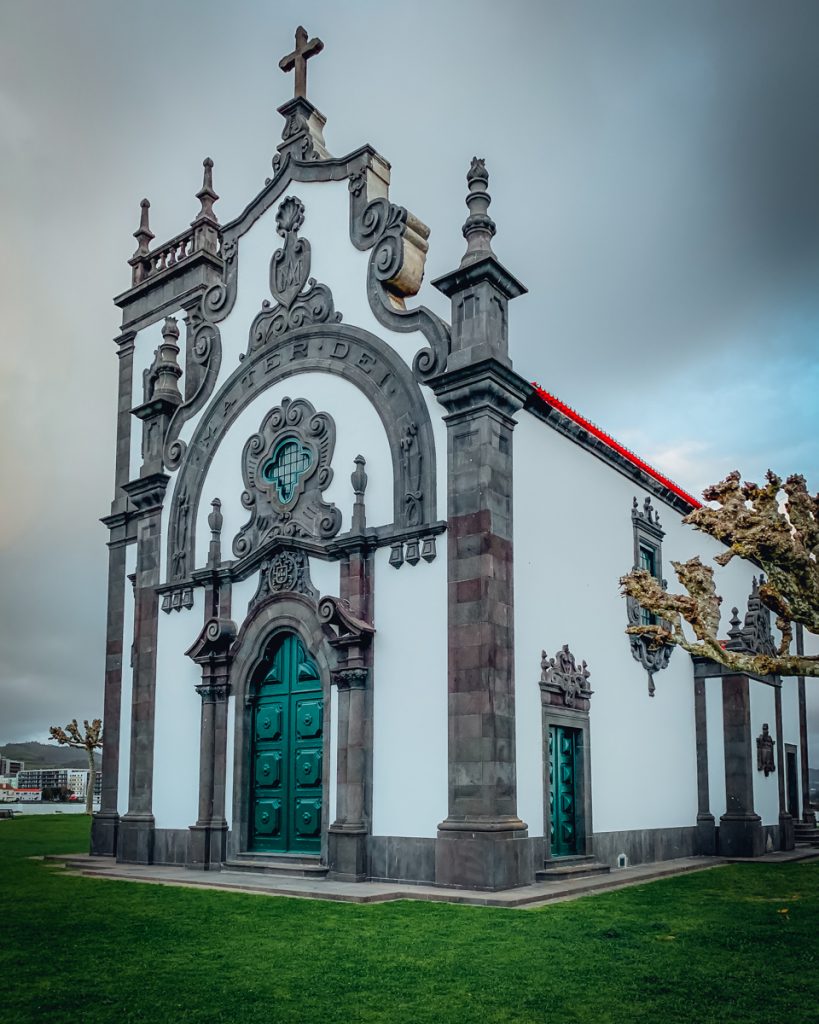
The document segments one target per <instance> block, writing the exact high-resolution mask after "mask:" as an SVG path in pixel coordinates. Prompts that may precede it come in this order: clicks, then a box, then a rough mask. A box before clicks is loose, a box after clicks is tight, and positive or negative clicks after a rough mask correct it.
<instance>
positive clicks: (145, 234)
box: [134, 199, 154, 256]
mask: <svg viewBox="0 0 819 1024" xmlns="http://www.w3.org/2000/svg"><path fill="white" fill-rule="evenodd" d="M139 205H140V206H141V207H142V212H141V213H140V216H139V227H138V228H137V230H136V231H135V232H134V238H135V239H136V240H137V251H136V252H135V253H134V256H147V255H148V243H149V242H150V241H151V240H152V239H153V238H154V233H153V231H151V229H150V227H149V225H148V210H150V208H151V204H150V203H149V202H148V200H147V199H143V200H142V202H141V203H140V204H139Z"/></svg>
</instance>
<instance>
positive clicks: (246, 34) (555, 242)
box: [0, 0, 819, 741]
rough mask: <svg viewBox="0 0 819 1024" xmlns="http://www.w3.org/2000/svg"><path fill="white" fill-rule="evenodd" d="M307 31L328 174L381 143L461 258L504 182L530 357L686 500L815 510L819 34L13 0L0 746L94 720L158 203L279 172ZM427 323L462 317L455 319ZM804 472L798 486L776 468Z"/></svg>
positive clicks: (731, 12)
mask: <svg viewBox="0 0 819 1024" xmlns="http://www.w3.org/2000/svg"><path fill="white" fill-rule="evenodd" d="M299 23H303V24H305V25H306V27H307V29H308V31H310V32H311V33H317V34H320V35H321V36H322V38H323V39H324V41H325V44H326V46H325V50H324V52H323V53H322V54H321V56H320V57H319V58H318V59H316V60H314V61H311V65H310V71H309V76H308V82H309V91H310V94H311V96H312V97H313V98H314V100H315V102H316V104H317V105H318V106H319V107H320V108H321V109H322V110H323V112H324V113H325V114H326V115H327V117H328V125H327V130H326V138H327V142H328V146H329V147H330V149H331V151H332V152H334V153H338V154H340V153H344V152H348V151H350V150H352V149H354V148H356V147H357V146H359V145H360V144H361V143H362V142H364V141H370V142H372V143H373V144H374V145H375V146H376V148H378V149H379V150H380V151H381V152H383V153H384V155H385V156H386V157H387V158H388V159H389V160H390V161H391V162H392V164H393V192H392V194H393V196H394V197H395V199H396V201H397V202H399V203H401V204H404V205H406V206H408V207H409V208H410V209H411V210H412V211H413V212H414V213H416V214H417V215H418V216H420V217H421V218H422V219H423V220H424V221H425V222H426V223H428V224H429V225H431V227H432V228H433V232H432V236H431V239H430V241H431V248H430V254H429V260H428V267H427V280H430V279H432V278H434V277H435V276H436V275H437V274H440V273H443V272H445V271H448V270H450V269H451V268H452V267H453V266H454V265H455V264H456V263H457V262H458V260H459V259H460V256H461V253H462V251H463V244H464V243H463V238H462V236H461V233H460V228H461V225H462V223H463V219H464V216H465V212H466V210H465V207H464V203H463V199H464V194H465V185H464V173H465V170H466V167H467V166H468V162H469V158H470V157H471V156H472V155H473V153H476V152H477V153H478V154H479V155H484V156H486V158H487V162H488V166H489V170H490V173H491V182H490V190H491V193H492V195H493V199H494V201H493V205H492V207H491V213H492V214H493V216H494V217H495V219H496V220H497V223H498V234H497V238H496V241H495V249H496V252H497V253H498V255H499V257H500V258H501V259H502V260H503V261H504V263H505V264H506V265H507V266H508V267H509V269H510V270H511V271H512V272H513V273H515V274H516V275H518V276H519V277H520V278H521V279H522V280H523V281H524V282H525V283H526V284H527V286H528V287H529V289H530V294H529V295H528V296H526V297H525V298H523V299H520V300H518V301H517V302H516V303H515V304H514V306H513V308H512V311H511V318H512V330H513V345H514V349H513V354H514V358H515V365H516V367H517V368H518V369H519V370H520V372H522V373H523V374H524V375H525V376H527V377H529V378H530V379H532V378H537V379H538V380H540V381H541V382H542V383H543V384H544V385H546V386H547V387H549V388H551V389H553V390H555V391H556V392H557V393H558V394H560V395H561V397H563V398H564V399H566V400H567V401H570V402H572V403H573V404H575V405H577V406H578V407H579V408H580V409H581V410H582V411H584V412H585V413H587V414H588V415H589V416H591V417H592V418H593V419H596V420H598V421H600V422H601V423H602V425H604V426H606V427H608V428H609V429H611V430H612V431H614V432H615V433H616V432H618V431H622V432H623V433H624V435H626V436H625V438H624V439H625V440H627V441H628V442H629V443H632V444H634V445H635V446H639V447H641V448H643V449H644V451H645V453H646V454H650V455H652V457H656V458H657V459H658V460H659V461H662V462H663V465H664V466H666V467H667V468H668V469H669V471H670V472H671V471H672V470H673V473H674V475H679V476H681V477H682V479H681V483H683V484H686V485H688V486H690V487H694V486H696V485H700V484H702V483H704V482H706V481H707V479H708V478H709V477H710V476H711V474H712V473H715V474H719V473H722V472H723V471H724V470H725V469H731V468H734V466H740V467H741V468H742V469H743V471H745V473H746V475H750V476H757V477H759V476H761V474H762V473H763V472H764V470H765V469H766V468H767V467H768V464H772V465H773V466H775V467H776V468H779V469H781V470H782V471H783V472H789V471H792V470H794V469H801V470H802V471H804V472H806V473H807V474H808V476H809V479H810V480H811V482H812V484H813V487H814V488H815V487H816V486H819V456H818V455H817V448H816V444H815V441H814V438H815V436H816V431H817V429H819V423H817V416H819V413H817V410H816V406H817V403H816V401H815V393H816V391H815V385H816V365H817V359H816V355H817V342H816V339H817V337H818V336H819V289H817V287H816V282H817V280H819V132H817V130H816V127H815V124H816V115H815V110H816V108H817V99H819V61H816V59H815V45H816V40H817V38H819V5H818V4H816V3H814V2H813V0H806V2H800V3H794V2H787V0H785V2H780V3H778V4H771V3H769V2H750V0H734V2H721V3H713V2H712V0H709V2H707V3H706V2H691V0H686V2H682V0H681V2H679V3H674V4H672V3H669V2H666V3H657V2H656V0H651V2H648V0H646V2H636V0H633V2H618V0H600V2H596V3H590V2H571V3H570V2H565V3H557V2H554V3H543V2H531V3H524V2H517V3H515V2H512V3H506V4H503V5H499V4H497V3H494V2H488V0H484V2H477V0H476V2H473V3H471V4H469V5H465V4H462V3H455V2H450V3H440V2H438V3H432V2H431V0H424V2H420V3H415V4H413V6H412V17H408V15H407V7H406V5H405V4H399V3H387V2H383V0H382V2H374V0H373V2H370V0H359V2H356V3H348V4H338V3H331V2H329V0H327V2H312V3H309V2H298V3H297V2H295V0H285V2H279V3H276V4H271V3H270V2H269V0H264V2H261V0H260V2H258V3H245V4H239V5H233V6H228V5H225V4H223V3H217V2H215V0H204V2H198V3H196V4H193V3H179V2H177V3H172V4H168V3H166V2H164V0H163V2H159V0H143V2H141V3H139V4H133V3H126V2H124V0H78V2H76V3H72V4H67V3H64V2H63V0H38V2H37V3H29V4H24V3H19V2H13V0H0V166H2V169H3V184H4V187H3V190H2V192H0V214H2V218H3V221H2V222H3V225H4V236H5V244H4V246H3V247H2V250H0V289H2V308H3V314H4V320H3V324H4V326H3V332H2V338H1V339H0V487H1V488H2V499H3V500H2V505H0V525H2V531H1V532H0V572H2V591H3V601H4V605H3V609H2V611H3V615H2V619H1V620H0V621H2V623H3V625H2V627H0V628H2V636H0V673H2V674H1V675H0V688H2V689H0V741H2V740H6V739H14V738H26V737H27V736H28V735H32V734H33V733H34V731H38V732H40V733H41V732H42V731H43V729H45V727H47V725H49V724H51V722H52V721H54V720H59V719H62V718H68V717H72V716H73V715H74V714H75V713H76V714H80V715H84V714H85V713H86V711H85V708H88V709H89V710H88V712H87V713H88V714H93V713H99V712H100V711H101V703H102V700H101V692H102V671H103V645H102V631H103V628H104V622H103V619H104V612H103V604H104V593H103V591H104V586H105V582H104V575H105V549H104V546H103V542H104V531H103V530H102V528H101V527H100V526H99V525H98V524H97V522H96V518H97V517H98V516H99V515H102V514H104V513H105V511H106V510H107V508H108V503H109V502H110V498H111V493H110V489H111V480H112V475H113V440H112V432H113V423H114V415H113V414H114V406H115V390H116V381H115V375H116V366H115V357H114V354H113V348H112V346H111V344H110V341H109V339H110V338H111V337H112V336H113V335H114V334H115V333H116V328H117V316H116V311H115V310H114V309H113V307H112V306H111V305H110V296H112V295H114V294H117V293H118V292H120V291H122V290H123V289H124V288H125V287H126V286H127V283H128V276H127V272H128V268H127V265H126V263H125V260H126V259H127V257H128V256H129V255H130V253H131V252H132V251H133V247H134V241H133V239H132V237H131V233H132V232H133V231H134V229H135V227H136V223H137V216H138V203H139V200H140V199H141V198H142V196H143V195H148V196H149V197H150V198H151V200H152V203H153V205H152V210H151V215H152V227H153V230H154V231H155V233H156V235H157V237H158V238H160V239H161V238H163V237H170V236H171V235H173V234H175V233H176V232H177V231H178V230H179V229H180V228H181V227H182V226H184V225H185V224H187V223H188V222H189V221H190V220H191V219H192V217H193V215H194V214H195V211H196V208H197V204H196V201H195V199H194V193H195V192H196V190H197V188H198V187H199V183H200V180H201V177H200V175H201V160H202V158H203V157H204V156H206V155H208V154H209V155H211V156H212V157H213V158H214V160H215V164H216V166H215V185H216V190H217V191H218V192H219V193H220V195H221V196H222V199H221V200H220V202H219V204H218V206H217V210H218V212H219V213H220V216H221V217H222V219H223V220H227V219H230V218H231V217H233V216H235V215H236V214H237V213H238V212H239V211H240V210H241V209H242V207H243V206H244V205H245V203H246V202H247V201H248V199H249V198H250V197H251V196H252V195H253V194H255V193H256V192H257V191H258V189H259V188H260V187H261V186H262V183H263V181H264V178H265V177H266V176H267V175H268V174H269V173H270V157H271V155H272V152H273V149H274V146H275V143H276V140H277V139H278V136H279V132H280V118H279V115H278V114H277V113H276V112H275V107H276V105H277V104H279V103H281V102H282V101H283V100H284V99H285V98H287V96H288V95H289V92H288V90H289V86H288V83H287V82H286V81H285V79H284V77H283V76H282V75H281V74H280V73H279V72H278V70H277V68H276V64H277V61H278V58H279V57H280V56H281V54H283V53H284V52H286V51H287V50H288V49H289V48H290V47H291V45H292V34H293V30H294V28H295V26H296V25H297V24H299ZM424 301H426V302H428V303H430V304H434V305H435V307H436V308H437V309H439V310H441V311H442V312H444V313H446V305H445V303H443V301H442V300H441V298H440V296H437V295H435V294H425V295H424ZM783 463H785V464H783Z"/></svg>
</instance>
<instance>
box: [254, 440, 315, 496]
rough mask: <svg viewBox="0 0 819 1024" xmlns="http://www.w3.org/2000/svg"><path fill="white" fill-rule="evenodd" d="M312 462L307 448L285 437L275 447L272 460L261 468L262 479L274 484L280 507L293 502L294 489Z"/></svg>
mask: <svg viewBox="0 0 819 1024" xmlns="http://www.w3.org/2000/svg"><path fill="white" fill-rule="evenodd" d="M312 462H313V456H312V454H311V452H310V449H309V448H306V447H305V446H304V445H302V444H300V443H299V442H298V441H297V440H296V439H295V438H293V437H287V438H285V439H284V440H283V441H280V442H279V443H278V444H277V445H276V450H275V451H274V452H273V456H272V458H270V459H268V460H267V462H266V463H265V464H264V465H263V466H262V479H263V480H265V481H266V482H267V483H269V484H274V486H275V488H276V494H277V495H278V498H279V501H280V502H281V503H282V505H286V504H287V503H288V502H290V501H292V500H293V495H294V494H295V493H296V487H297V485H298V482H299V480H300V478H301V477H302V476H304V474H305V473H306V472H307V470H308V469H309V468H310V466H311V464H312Z"/></svg>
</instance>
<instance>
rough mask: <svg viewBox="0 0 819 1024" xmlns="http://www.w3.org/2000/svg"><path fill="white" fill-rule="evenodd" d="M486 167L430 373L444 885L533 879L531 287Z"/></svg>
mask: <svg viewBox="0 0 819 1024" xmlns="http://www.w3.org/2000/svg"><path fill="white" fill-rule="evenodd" d="M488 182H489V174H488V173H487V171H486V167H485V165H484V162H483V160H478V159H477V158H475V159H474V160H473V161H472V166H471V167H470V169H469V172H468V174H467V183H468V185H469V194H468V196H467V199H466V204H467V206H468V207H469V216H468V217H467V220H466V223H465V224H464V227H463V233H464V237H465V238H466V240H467V250H466V253H465V254H464V257H463V259H462V260H461V264H460V266H459V267H458V268H457V269H456V270H454V271H452V272H451V273H449V274H446V275H444V276H443V277H441V278H438V280H436V281H434V282H433V284H434V285H435V287H436V288H438V289H439V290H440V291H441V292H443V293H444V295H446V296H447V297H448V298H449V299H450V300H451V303H452V338H451V351H450V354H449V358H448V360H447V365H446V369H445V370H444V371H443V372H442V373H441V374H439V375H438V376H436V377H434V378H432V379H431V380H430V381H429V382H428V383H429V384H430V386H431V387H432V388H433V390H434V392H435V395H436V397H437V398H438V400H439V402H441V404H442V405H443V406H444V408H445V409H446V410H447V413H448V415H447V416H446V417H445V421H446V424H447V468H448V495H447V574H448V632H449V656H448V690H449V698H448V705H449V744H448V751H449V755H448V756H449V813H448V815H447V817H446V819H445V820H444V821H443V822H441V823H440V825H439V826H438V841H437V843H436V852H435V877H436V881H437V882H438V883H439V884H442V885H451V886H460V887H465V888H476V889H489V890H494V889H506V888H511V887H512V886H517V885H525V884H527V883H529V882H531V881H533V880H534V864H533V858H532V846H531V843H530V842H529V839H528V830H527V826H526V825H525V824H524V822H522V821H521V820H520V818H519V817H518V813H517V780H516V775H515V770H516V767H515V680H514V610H513V608H514V583H513V574H512V567H513V530H512V465H513V463H512V430H513V428H514V426H515V421H514V419H513V416H514V414H515V413H516V412H517V411H518V410H519V409H520V408H521V407H522V405H523V402H524V401H525V398H526V390H525V389H524V385H523V383H522V382H521V380H520V379H519V378H518V376H517V375H516V374H515V373H513V372H512V369H511V366H512V363H511V359H510V358H509V346H508V315H509V314H508V303H509V300H510V299H514V298H515V297H517V296H519V295H522V294H523V293H524V292H525V291H526V289H525V288H524V287H523V285H522V284H521V283H520V282H519V281H518V280H517V279H516V278H514V277H513V276H512V275H511V274H510V273H509V271H508V270H506V268H505V267H504V266H503V265H502V264H501V263H500V262H499V260H498V259H497V257H496V256H495V254H494V252H493V251H492V246H491V240H492V237H493V236H494V234H495V223H494V221H493V220H492V218H491V217H490V216H489V215H488V213H487V209H488V207H489V203H490V201H491V200H490V196H489V193H488V191H487V185H488Z"/></svg>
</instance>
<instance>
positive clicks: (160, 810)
mask: <svg viewBox="0 0 819 1024" xmlns="http://www.w3.org/2000/svg"><path fill="white" fill-rule="evenodd" d="M203 606H204V591H202V590H195V591H194V604H193V608H191V609H190V611H187V610H185V609H183V610H181V611H178V612H177V611H173V612H170V613H165V612H160V613H159V631H158V635H157V653H156V706H155V708H156V710H155V716H156V717H155V726H154V798H153V807H154V818H155V819H156V827H157V828H187V827H188V826H189V825H193V824H194V823H195V822H196V819H197V817H198V809H199V726H200V719H201V708H202V698H201V697H200V696H199V694H198V693H197V692H196V686H197V685H199V684H200V683H201V682H202V670H201V669H200V667H199V666H198V665H197V664H196V663H195V662H194V661H192V660H191V659H190V658H188V657H186V656H185V651H186V650H187V649H188V648H189V647H190V646H191V644H192V643H193V642H194V640H195V639H196V637H197V636H198V635H199V632H200V630H201V629H202V624H203V622H204V619H203V614H204V611H203Z"/></svg>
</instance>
